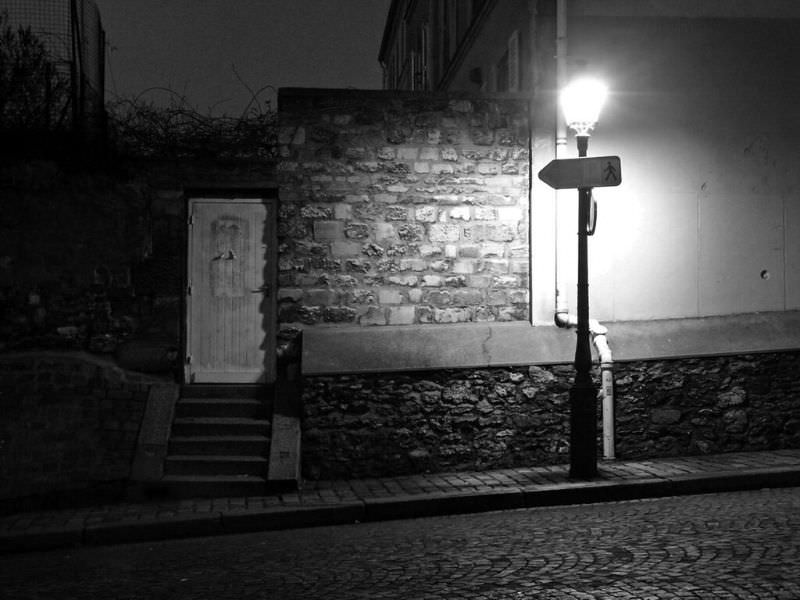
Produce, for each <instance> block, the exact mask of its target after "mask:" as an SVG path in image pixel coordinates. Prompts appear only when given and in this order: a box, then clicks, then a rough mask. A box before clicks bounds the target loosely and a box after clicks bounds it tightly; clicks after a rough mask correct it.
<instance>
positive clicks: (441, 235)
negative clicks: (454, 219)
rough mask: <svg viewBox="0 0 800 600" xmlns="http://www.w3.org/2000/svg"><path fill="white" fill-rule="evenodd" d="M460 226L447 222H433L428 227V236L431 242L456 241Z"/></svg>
mask: <svg viewBox="0 0 800 600" xmlns="http://www.w3.org/2000/svg"><path fill="white" fill-rule="evenodd" d="M460 233H461V228H460V227H459V226H458V225H453V224H449V223H433V224H431V225H430V226H429V227H428V238H429V239H430V241H432V242H457V241H458V240H459V237H460Z"/></svg>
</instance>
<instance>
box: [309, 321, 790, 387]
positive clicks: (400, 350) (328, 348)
mask: <svg viewBox="0 0 800 600" xmlns="http://www.w3.org/2000/svg"><path fill="white" fill-rule="evenodd" d="M604 324H605V325H607V326H608V329H609V333H608V341H609V344H610V345H611V349H612V352H613V356H614V360H615V361H618V362H624V361H634V360H648V359H664V358H684V357H692V356H719V355H729V354H751V353H759V352H781V351H794V350H798V349H800V311H786V312H775V313H754V314H746V315H732V316H720V317H705V318H695V319H664V320H653V321H617V322H612V323H604ZM303 350H304V355H303V372H304V373H305V374H308V375H321V374H331V373H369V372H396V371H407V370H420V369H422V370H424V369H447V368H468V367H486V366H513V365H532V364H565V363H571V362H572V360H573V358H574V353H575V334H574V331H572V330H565V329H560V328H558V327H556V326H554V325H549V324H536V325H531V324H530V323H528V322H519V321H517V322H511V323H497V322H487V323H451V324H447V325H437V324H426V325H423V326H418V325H397V326H392V325H386V326H383V327H370V328H363V327H337V328H332V327H308V328H306V329H305V332H304V346H303Z"/></svg>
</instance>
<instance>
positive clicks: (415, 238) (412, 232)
mask: <svg viewBox="0 0 800 600" xmlns="http://www.w3.org/2000/svg"><path fill="white" fill-rule="evenodd" d="M432 227H434V226H432ZM397 236H398V237H399V238H400V239H401V240H403V241H406V242H420V241H422V239H423V238H424V237H425V227H424V226H423V225H420V224H419V223H406V224H404V225H400V226H399V227H398V228H397ZM430 239H431V241H432V242H436V241H439V240H435V239H433V237H431V238H430Z"/></svg>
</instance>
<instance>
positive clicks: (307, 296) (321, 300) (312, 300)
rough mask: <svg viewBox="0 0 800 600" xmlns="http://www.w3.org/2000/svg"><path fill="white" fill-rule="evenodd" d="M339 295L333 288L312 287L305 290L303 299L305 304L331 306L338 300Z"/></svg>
mask: <svg viewBox="0 0 800 600" xmlns="http://www.w3.org/2000/svg"><path fill="white" fill-rule="evenodd" d="M338 296H339V294H337V293H336V292H335V291H333V290H328V289H310V290H306V291H305V293H304V295H303V301H304V302H305V304H311V305H322V306H330V305H331V304H335V303H336V302H337V301H338Z"/></svg>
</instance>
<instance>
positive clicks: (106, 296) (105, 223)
mask: <svg viewBox="0 0 800 600" xmlns="http://www.w3.org/2000/svg"><path fill="white" fill-rule="evenodd" d="M0 186H2V187H3V211H2V214H0V352H2V351H6V352H11V351H28V350H37V349H38V350H81V351H89V352H95V353H98V354H104V355H107V356H111V355H113V354H114V353H115V352H116V351H117V350H118V348H119V345H120V344H121V343H122V342H123V341H125V340H127V339H129V338H131V337H132V336H134V337H135V336H139V335H145V336H146V335H149V336H151V337H155V338H157V339H158V340H160V341H161V342H162V346H163V349H164V350H165V351H167V350H170V349H171V351H172V352H173V353H174V351H175V350H176V349H177V346H178V330H179V321H178V319H179V302H178V301H179V297H180V296H179V294H180V281H181V264H180V257H181V255H182V252H183V239H184V229H185V226H184V220H183V219H182V207H181V203H180V195H179V194H178V196H177V198H174V199H173V198H166V199H165V198H164V197H162V196H161V195H160V192H159V191H158V190H157V189H155V188H154V187H153V186H151V185H150V184H148V182H147V181H146V179H145V178H143V177H139V176H137V175H136V174H134V175H131V174H127V173H120V172H112V170H109V171H97V170H88V169H84V170H76V169H70V168H66V167H64V166H63V165H60V164H58V163H56V162H54V161H29V162H24V163H22V162H21V163H16V164H9V165H6V166H5V167H4V168H3V169H2V170H0ZM161 368H162V369H163V368H165V367H164V365H162V367H161ZM166 368H167V369H168V368H169V366H168V365H167V367H166Z"/></svg>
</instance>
